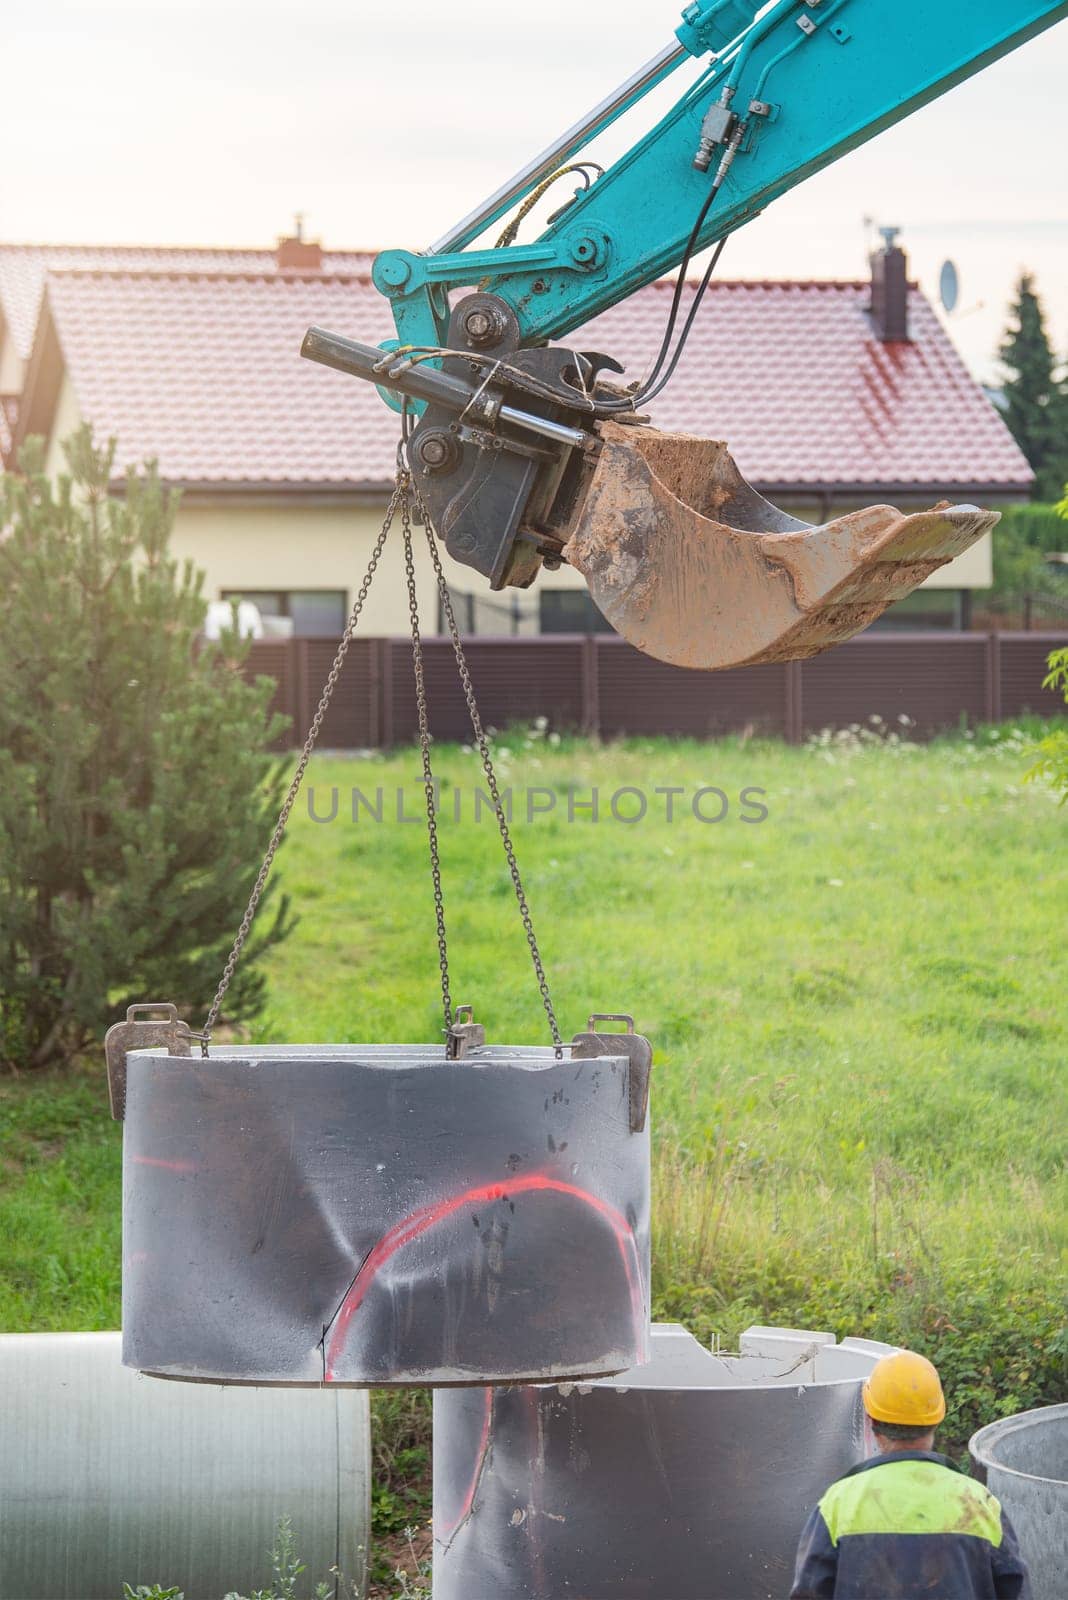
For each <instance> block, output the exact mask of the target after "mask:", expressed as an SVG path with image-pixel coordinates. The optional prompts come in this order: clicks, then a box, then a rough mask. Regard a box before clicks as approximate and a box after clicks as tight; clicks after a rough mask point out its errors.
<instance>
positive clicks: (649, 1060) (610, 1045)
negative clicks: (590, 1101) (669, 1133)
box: [571, 1011, 653, 1133]
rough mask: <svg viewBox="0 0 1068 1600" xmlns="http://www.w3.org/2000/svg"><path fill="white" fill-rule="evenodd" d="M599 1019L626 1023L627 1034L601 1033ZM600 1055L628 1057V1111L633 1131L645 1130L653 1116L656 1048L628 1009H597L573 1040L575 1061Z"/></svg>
mask: <svg viewBox="0 0 1068 1600" xmlns="http://www.w3.org/2000/svg"><path fill="white" fill-rule="evenodd" d="M599 1022H622V1023H624V1024H625V1025H626V1032H625V1033H598V1031H597V1024H598V1023H599ZM597 1056H626V1057H627V1059H628V1060H629V1062H630V1074H629V1084H628V1089H629V1096H628V1113H629V1116H630V1131H631V1133H641V1132H642V1131H643V1130H644V1128H645V1123H646V1119H647V1117H648V1115H649V1078H650V1075H651V1073H652V1070H653V1047H652V1045H651V1044H650V1043H649V1040H648V1039H647V1038H646V1037H645V1035H644V1034H642V1033H635V1031H634V1018H633V1017H632V1016H631V1015H630V1014H629V1013H628V1012H626V1011H594V1012H593V1013H592V1015H591V1016H590V1018H589V1020H588V1021H587V1023H586V1032H585V1033H576V1035H575V1037H574V1038H573V1039H572V1041H571V1059H572V1061H589V1060H592V1059H594V1058H596V1057H597Z"/></svg>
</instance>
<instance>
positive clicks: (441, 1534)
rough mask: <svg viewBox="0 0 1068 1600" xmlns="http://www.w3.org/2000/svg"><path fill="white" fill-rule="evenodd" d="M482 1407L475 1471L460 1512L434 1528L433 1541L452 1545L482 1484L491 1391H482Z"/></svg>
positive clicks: (488, 1437)
mask: <svg viewBox="0 0 1068 1600" xmlns="http://www.w3.org/2000/svg"><path fill="white" fill-rule="evenodd" d="M482 1405H483V1414H482V1432H481V1433H480V1435H479V1440H478V1452H477V1454H476V1456H475V1470H474V1472H473V1473H472V1476H471V1482H470V1484H469V1485H468V1488H467V1493H466V1494H465V1495H464V1498H463V1501H462V1503H461V1505H460V1510H459V1512H458V1513H457V1515H456V1517H455V1518H454V1519H453V1521H452V1522H447V1523H446V1524H445V1525H444V1527H442V1528H438V1527H435V1529H434V1537H435V1539H438V1540H441V1539H444V1540H446V1541H447V1542H448V1543H449V1544H451V1543H452V1540H453V1539H454V1537H455V1536H456V1534H457V1533H458V1532H459V1531H460V1529H461V1528H462V1527H463V1525H464V1523H465V1522H466V1521H467V1519H468V1517H469V1516H470V1515H471V1512H472V1510H473V1509H474V1504H475V1495H476V1494H477V1493H478V1486H479V1484H480V1483H481V1482H482V1471H483V1468H484V1467H485V1465H486V1456H487V1455H488V1454H489V1443H490V1430H491V1429H492V1427H493V1390H492V1389H483V1391H482Z"/></svg>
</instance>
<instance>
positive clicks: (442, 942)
mask: <svg viewBox="0 0 1068 1600" xmlns="http://www.w3.org/2000/svg"><path fill="white" fill-rule="evenodd" d="M409 481H410V480H409V479H407V478H405V480H404V485H405V486H404V488H403V489H402V493H401V529H402V532H403V534H404V572H405V576H406V577H407V580H408V614H409V616H410V617H411V623H412V668H413V671H414V673H415V703H416V708H417V710H418V712H419V746H420V749H421V751H422V754H423V789H424V792H425V794H426V831H427V841H428V843H429V846H430V875H431V877H432V878H433V880H434V918H435V921H436V922H437V929H438V966H439V967H440V968H441V1004H442V1007H443V1009H444V1012H445V1034H446V1037H447V1036H448V1032H449V1029H450V1028H451V1027H452V1023H453V1014H452V995H451V993H450V990H449V951H448V945H447V943H446V939H445V901H444V898H443V896H442V893H441V857H440V855H439V853H438V815H437V797H436V795H435V792H434V774H433V771H432V770H431V765H430V721H429V718H428V716H427V707H426V682H425V679H424V676H423V641H422V637H421V635H420V632H419V601H418V598H417V596H416V592H415V557H414V554H413V551H412V507H411V495H410V494H409V492H408V489H407V484H408V482H409Z"/></svg>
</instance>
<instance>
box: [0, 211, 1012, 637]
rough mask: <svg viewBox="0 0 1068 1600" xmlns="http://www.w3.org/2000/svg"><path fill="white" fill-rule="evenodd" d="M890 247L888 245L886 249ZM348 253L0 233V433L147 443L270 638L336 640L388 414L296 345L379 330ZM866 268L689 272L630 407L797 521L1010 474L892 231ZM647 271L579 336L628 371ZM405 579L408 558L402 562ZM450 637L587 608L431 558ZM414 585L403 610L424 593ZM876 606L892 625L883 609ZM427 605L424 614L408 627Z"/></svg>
mask: <svg viewBox="0 0 1068 1600" xmlns="http://www.w3.org/2000/svg"><path fill="white" fill-rule="evenodd" d="M891 258H893V259H891ZM370 261H371V258H370V256H368V255H366V254H361V253H352V252H350V253H336V252H328V251H323V250H320V248H319V246H318V245H315V244H313V243H310V242H308V241H305V240H303V239H300V238H297V239H289V240H283V241H281V243H280V245H279V247H278V250H277V251H276V252H263V251H226V250H219V251H207V250H168V249H157V250H127V251H123V250H107V249H95V248H73V247H63V248H57V249H53V248H51V247H29V246H13V245H7V246H3V245H0V414H2V417H3V419H4V426H5V427H6V430H7V437H6V439H5V438H3V437H0V452H2V453H3V454H4V456H6V457H7V458H8V459H10V458H11V457H12V455H13V453H14V452H15V451H17V449H18V445H19V443H20V441H21V440H22V439H24V438H25V437H26V436H27V435H29V434H42V435H44V437H45V438H46V440H47V449H48V464H49V468H50V470H52V471H58V470H61V467H62V459H63V458H62V448H61V446H62V440H63V439H64V438H65V437H66V436H67V435H68V434H69V433H70V432H71V431H72V429H73V428H74V427H76V426H77V425H78V424H79V423H80V422H89V423H91V424H92V426H93V428H94V431H95V433H96V436H97V437H98V438H100V439H103V438H107V437H109V436H114V437H115V438H117V440H118V441H119V449H118V460H119V462H120V463H122V464H123V465H125V464H126V463H131V464H133V463H139V462H142V461H144V460H146V459H150V458H155V459H156V460H158V462H159V466H160V470H161V473H162V475H163V477H164V478H165V480H166V481H167V482H169V483H171V484H173V485H174V486H176V487H178V488H180V489H181V491H182V498H181V506H180V510H179V513H178V518H177V523H176V528H175V536H174V550H175V553H176V554H177V555H179V556H182V557H189V558H191V559H192V560H193V561H195V562H196V564H197V565H198V566H199V567H201V568H202V569H203V570H204V572H205V589H206V593H207V595H208V596H209V598H213V599H217V598H229V597H243V598H248V599H251V600H253V601H255V603H256V604H257V605H258V606H259V608H260V610H261V612H263V613H264V614H265V615H278V616H287V617H289V618H290V619H291V621H292V626H293V629H294V631H295V632H297V633H299V634H308V635H316V634H318V635H323V636H326V635H331V634H332V635H335V636H336V635H337V634H338V633H339V632H340V631H341V627H342V625H343V621H344V618H345V616H346V614H347V610H348V606H349V604H350V601H351V599H352V597H353V595H354V592H355V589H356V587H357V585H358V583H359V580H360V577H361V576H362V573H363V571H364V568H365V566H366V563H367V559H368V557H369V554H370V550H371V546H372V544H373V541H374V539H375V537H376V536H377V533H378V530H379V527H380V524H381V520H382V514H383V509H384V506H385V502H386V498H387V494H388V490H389V487H390V483H391V479H392V473H393V464H394V459H395V450H396V442H397V419H396V416H395V415H394V413H393V412H391V411H390V410H388V409H387V408H386V407H385V406H384V405H383V404H382V402H381V401H380V400H379V398H378V396H377V395H376V393H375V392H374V390H373V389H372V388H371V387H370V386H369V385H366V384H363V383H360V382H359V381H357V380H354V379H352V378H350V377H347V376H344V375H342V374H340V373H336V372H331V371H327V370H325V369H323V368H321V367H318V366H313V365H311V364H309V363H307V362H305V361H302V360H301V359H300V356H299V349H300V342H301V338H302V336H303V333H304V331H305V329H306V328H307V327H308V326H309V325H310V324H311V323H320V324H322V325H324V326H326V327H328V328H332V329H336V330H338V331H340V332H344V333H349V334H351V335H353V336H354V337H357V338H360V339H362V340H363V341H365V342H367V343H378V342H379V341H380V340H383V339H385V338H388V337H390V336H391V334H392V333H393V328H392V323H391V318H390V312H389V307H388V304H387V303H386V301H385V300H384V299H383V298H382V297H381V296H380V295H379V294H378V292H377V291H376V290H375V288H374V287H373V285H372V283H371V279H370ZM876 266H877V270H878V274H879V281H878V284H877V286H876V292H875V295H874V302H875V309H874V311H873V309H872V307H873V286H872V283H871V282H770V281H769V282H759V283H754V282H731V281H720V282H715V281H714V282H713V283H712V285H711V286H710V289H709V292H708V294H707V296H706V299H705V302H704V303H703V304H702V307H701V310H700V313H699V315H698V316H697V319H696V321H695V324H694V328H693V332H692V335H691V337H690V340H689V343H688V345H687V347H686V351H685V354H684V356H683V358H682V360H681V362H680V364H679V367H678V371H677V372H676V375H675V377H674V379H673V381H672V383H671V384H670V385H669V386H668V387H667V389H666V390H665V391H664V393H663V394H662V395H661V397H660V398H659V399H658V400H657V401H656V402H655V405H654V407H653V408H652V416H653V420H654V421H655V422H656V423H657V424H658V425H659V426H661V427H664V428H674V429H679V430H682V431H686V432H691V433H696V434H700V435H704V436H706V437H722V438H726V439H727V440H728V442H729V444H730V447H731V450H732V453H733V454H734V456H735V459H736V460H737V462H738V464H739V466H740V467H741V469H742V471H743V472H744V473H745V474H746V476H747V477H748V478H749V479H750V480H751V481H752V482H753V484H754V485H755V487H757V488H758V489H760V491H761V492H762V493H764V494H765V495H766V496H767V497H768V498H769V499H772V500H775V501H777V502H778V503H779V504H781V505H782V506H783V507H784V508H785V509H787V510H789V511H790V512H792V513H794V514H796V515H799V516H801V517H804V518H806V519H808V520H811V521H822V520H825V519H826V518H828V517H830V516H834V515H837V514H839V513H841V512H843V511H846V510H849V509H852V508H854V507H857V506H859V505H864V504H871V503H874V502H877V501H883V500H889V501H891V502H892V503H894V504H896V505H898V506H900V507H901V508H902V509H915V508H917V507H920V506H927V505H930V504H932V503H933V502H934V501H936V500H939V499H944V498H951V499H958V500H969V501H976V502H979V503H982V504H985V505H993V506H996V505H999V504H1003V503H1006V502H1008V501H1012V500H1019V499H1023V498H1025V497H1026V495H1027V493H1028V490H1029V487H1030V484H1031V476H1032V475H1031V471H1030V468H1029V467H1028V465H1027V462H1026V461H1025V459H1024V457H1023V455H1022V454H1021V453H1020V451H1019V449H1018V448H1017V446H1016V444H1015V443H1014V441H1013V439H1012V438H1011V436H1010V434H1009V433H1008V430H1007V428H1006V426H1005V424H1004V421H1003V420H1002V418H1001V417H1000V416H999V414H998V412H997V410H996V409H995V408H994V406H993V405H992V404H991V403H990V401H989V400H988V399H987V397H986V396H985V395H984V393H983V391H982V390H981V389H980V387H979V386H978V384H977V383H975V381H974V380H973V379H972V378H971V377H970V375H969V374H968V372H967V370H966V368H965V367H964V364H963V362H962V360H961V358H960V357H959V355H958V354H957V352H956V350H955V349H954V347H953V344H952V342H951V340H950V338H949V336H948V334H947V333H946V331H945V329H944V328H943V326H942V324H941V323H940V322H939V320H938V318H937V317H936V315H935V313H934V311H933V309H932V307H931V306H930V305H929V303H928V302H927V300H926V299H925V298H924V296H923V295H922V293H921V292H920V290H919V289H918V288H917V287H916V286H915V285H914V284H909V283H908V281H907V275H906V268H905V258H904V255H903V253H902V252H901V251H900V250H897V249H892V250H890V251H889V252H888V253H885V254H884V257H883V258H882V259H877V262H876ZM671 292H672V286H671V284H670V283H666V282H660V283H654V284H652V285H650V286H648V287H647V288H645V289H642V290H640V291H639V292H638V293H636V294H634V295H632V296H630V298H629V299H628V300H626V301H625V302H623V303H621V304H620V305H618V306H615V307H613V308H612V309H611V310H610V311H607V312H605V313H604V314H603V315H601V316H600V317H598V318H597V319H596V320H595V321H593V322H592V323H590V324H589V325H588V326H587V327H585V328H584V329H582V330H581V331H580V332H579V333H577V334H576V335H574V340H575V342H576V343H577V344H578V346H579V348H587V349H601V350H606V351H610V352H612V353H613V354H614V355H615V356H616V357H617V358H618V359H620V360H621V361H624V362H625V363H626V365H627V372H628V376H637V375H640V373H641V372H642V370H643V368H644V367H645V365H646V364H647V363H648V361H649V360H650V358H651V357H652V355H653V353H654V352H655V350H656V348H657V346H658V345H659V341H660V338H661V335H662V332H663V328H664V324H665V320H666V317H667V314H668V307H669V303H670V296H671ZM419 568H420V586H421V591H422V592H423V594H424V595H426V596H428V597H429V596H430V594H431V589H430V585H429V577H430V569H429V560H428V558H427V556H426V554H425V552H423V553H422V555H421V557H420V559H419ZM447 573H448V578H449V583H450V586H452V588H453V591H454V595H455V597H456V598H457V600H458V602H459V615H460V620H461V623H462V625H464V626H465V627H466V628H467V630H468V631H469V632H480V633H498V634H500V633H509V632H521V633H529V632H539V631H540V632H559V631H584V630H587V629H590V628H596V627H597V626H599V625H602V622H601V619H600V618H599V616H598V615H597V613H596V611H595V609H594V607H593V606H592V603H591V602H590V600H589V598H588V596H587V594H586V590H585V588H584V586H583V584H582V580H581V579H580V578H579V577H578V575H577V574H573V573H571V572H569V571H568V570H567V569H566V568H565V569H562V570H561V571H560V572H557V573H552V574H549V573H546V574H543V575H542V577H541V578H540V579H539V581H538V583H537V584H536V585H535V587H534V588H533V589H532V590H531V591H528V592H526V593H520V592H518V591H505V592H503V593H501V594H490V593H489V592H488V591H487V590H486V588H485V586H484V584H483V582H482V580H481V579H480V578H479V577H478V575H477V574H475V573H474V572H472V571H471V570H470V569H469V568H465V567H462V566H459V565H456V564H455V563H452V562H447ZM989 582H990V546H989V539H987V540H985V541H982V542H981V543H980V544H978V545H976V546H974V547H973V548H972V549H971V550H970V551H968V552H967V553H966V554H965V555H964V556H962V557H960V558H959V559H958V560H957V561H955V562H953V563H952V564H951V565H950V566H948V567H946V568H944V569H943V570H942V571H941V572H939V573H937V574H935V576H934V577H933V578H932V579H931V580H929V582H928V584H927V585H925V586H924V590H923V591H922V592H920V593H919V594H918V595H917V596H914V597H912V598H911V599H910V600H909V601H907V602H904V603H903V606H902V607H901V608H898V616H899V617H903V618H906V619H907V620H908V621H909V622H911V625H912V626H916V625H917V623H920V624H921V625H922V624H925V623H933V622H941V623H943V624H946V623H948V624H950V625H953V624H956V625H961V624H963V625H966V624H967V617H968V614H969V604H970V595H971V592H972V591H973V590H975V589H981V588H983V587H985V586H987V585H989ZM430 603H431V602H430V601H429V598H428V601H427V605H428V606H429V605H430ZM367 619H368V620H367V630H368V632H370V633H377V634H388V633H402V632H405V631H406V629H407V622H408V618H407V598H406V593H405V588H404V581H403V562H402V556H401V551H400V548H399V542H394V543H393V544H392V546H387V551H386V556H385V558H384V561H383V566H382V570H381V572H380V574H379V576H378V578H377V580H376V584H375V588H374V590H373V591H372V596H371V600H370V601H369V603H368V609H367ZM890 620H891V621H892V620H894V618H893V614H891V615H890ZM435 621H436V618H435V615H434V612H433V610H428V611H427V613H426V616H425V618H424V625H426V624H427V622H429V623H430V624H431V625H433V623H434V622H435Z"/></svg>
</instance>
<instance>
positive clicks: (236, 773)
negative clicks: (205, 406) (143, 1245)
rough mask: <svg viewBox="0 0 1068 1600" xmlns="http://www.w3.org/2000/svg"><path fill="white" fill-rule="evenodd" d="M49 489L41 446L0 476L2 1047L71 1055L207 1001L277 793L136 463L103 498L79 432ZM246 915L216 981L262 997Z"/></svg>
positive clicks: (261, 725)
mask: <svg viewBox="0 0 1068 1600" xmlns="http://www.w3.org/2000/svg"><path fill="white" fill-rule="evenodd" d="M65 451H66V458H67V462H68V466H69V472H68V473H66V474H64V475H62V476H61V477H60V478H59V480H58V482H57V483H55V484H53V483H52V482H50V480H49V479H48V478H47V477H46V475H45V473H44V470H43V452H42V449H41V447H40V444H39V442H38V441H33V442H31V444H30V445H28V446H27V447H26V449H25V450H24V451H23V456H22V460H21V463H20V466H21V472H20V473H19V474H18V475H16V474H14V473H9V474H6V475H5V476H4V477H3V478H2V479H0V527H2V528H3V530H4V533H5V537H4V538H3V539H2V540H0V1061H3V1062H4V1063H5V1064H6V1065H8V1066H9V1067H13V1068H15V1069H18V1068H24V1067H40V1066H43V1065H46V1064H47V1063H50V1062H52V1061H55V1060H60V1059H63V1058H66V1057H69V1056H71V1055H72V1054H74V1053H75V1052H76V1051H78V1050H79V1049H81V1048H83V1047H84V1046H85V1045H86V1044H87V1043H88V1041H89V1040H90V1039H91V1038H92V1037H93V1036H94V1035H96V1034H99V1032H100V1031H101V1030H102V1028H103V1027H104V1025H105V1024H106V1022H107V1021H108V1020H109V1019H110V1018H113V1017H114V1016H115V1015H116V1014H117V1013H120V1012H121V1011H122V1009H123V1008H124V1007H125V1006H126V1005H127V1004H128V1003H130V1002H131V1001H134V1000H156V999H169V1000H173V1001H174V1002H175V1003H176V1004H178V1005H179V1007H180V1009H183V1010H186V1011H191V1012H193V1013H195V1012H196V1011H197V1010H198V1009H199V1008H201V1007H205V1006H206V1004H207V1003H208V1001H209V1000H210V997H211V995H212V993H213V992H214V988H215V984H216V982H217V980H218V976H219V973H220V971H221V968H222V965H223V961H224V959H225V956H226V952H227V950H228V949H229V946H230V943H231V941H232V939H233V935H234V931H235V929H236V926H237V923H238V921H239V919H240V916H241V912H242V910H243V909H244V906H245V902H246V900H247V898H248V894H249V891H250V889H251V885H252V880H253V877H254V875H255V873H256V870H257V867H258V862H259V856H260V854H261V852H262V849H263V845H264V843H265V840H266V837H267V834H268V833H269V829H270V820H271V819H272V818H273V815H274V814H275V813H276V811H277V809H278V805H279V802H280V786H281V783H282V780H283V774H282V771H281V769H280V768H279V767H278V766H277V764H276V762H274V761H273V760H272V758H270V757H269V756H268V755H267V754H266V748H267V745H268V743H269V741H270V740H271V739H272V738H273V737H274V736H275V734H276V733H277V731H278V725H277V723H276V722H275V721H274V720H273V719H272V718H271V717H270V715H269V712H268V703H269V700H270V696H271V693H272V686H271V684H270V682H269V681H268V680H260V681H258V682H257V683H255V684H250V683H248V682H246V681H245V679H244V677H243V676H242V673H241V663H242V659H243V652H242V647H241V646H240V644H239V643H238V641H237V640H236V638H234V637H230V638H227V639H225V640H223V641H222V643H221V644H220V645H219V646H217V647H214V646H207V645H203V644H202V642H201V639H200V633H201V626H202V622H203V616H204V601H203V599H202V597H201V591H200V578H199V575H197V574H196V573H195V572H194V570H193V569H192V567H191V566H190V564H189V563H186V564H185V565H184V566H181V567H180V566H179V564H178V562H177V561H175V560H174V559H172V558H171V556H170V555H169V554H168V541H169V538H170V533H171V527H172V524H173V520H174V513H175V504H176V502H175V499H174V497H173V496H172V495H170V494H168V493H167V492H166V491H165V490H164V489H163V487H162V486H161V484H160V481H159V477H158V474H157V472H156V470H155V469H154V468H153V467H150V468H149V469H148V470H147V471H146V472H145V473H144V474H143V475H137V474H135V473H132V472H131V473H130V474H129V475H128V476H127V478H126V485H125V493H124V495H123V496H122V497H119V496H118V495H115V494H113V493H111V492H110V489H109V485H110V483H111V480H112V469H113V464H114V446H112V447H111V448H108V449H103V450H100V449H96V448H95V447H94V445H93V442H92V438H91V436H90V434H89V432H88V430H87V429H83V430H81V431H80V432H79V433H77V434H76V435H74V437H73V438H72V439H71V440H70V441H69V442H68V444H67V445H66V446H65ZM288 925H289V919H288V915H287V908H286V905H285V902H284V900H283V901H282V902H281V903H280V904H278V906H277V908H276V911H275V915H274V917H273V919H271V918H267V919H266V921H265V923H262V922H261V931H260V933H259V936H258V938H257V939H255V940H253V941H252V944H251V946H250V948H248V949H247V951H246V954H245V958H244V962H243V964H242V966H241V968H240V969H239V971H238V975H237V978H236V980H235V985H234V987H233V988H232V989H231V992H230V1005H229V1016H230V1018H231V1020H243V1019H245V1018H248V1017H250V1016H252V1015H254V1014H255V1012H256V1011H257V1009H258V1007H259V1005H260V1004H261V1000H262V978H261V977H260V976H259V975H258V973H257V972H256V961H257V958H258V957H259V956H261V955H262V954H263V952H264V950H265V949H266V948H267V947H268V946H269V945H271V944H273V943H275V942H276V941H277V940H279V939H281V938H282V937H283V936H284V935H285V933H286V932H287V931H288Z"/></svg>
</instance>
